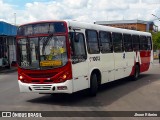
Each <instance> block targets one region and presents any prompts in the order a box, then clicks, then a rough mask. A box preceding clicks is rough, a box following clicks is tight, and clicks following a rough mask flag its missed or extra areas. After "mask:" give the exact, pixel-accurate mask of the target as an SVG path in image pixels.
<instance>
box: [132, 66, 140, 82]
mask: <svg viewBox="0 0 160 120" xmlns="http://www.w3.org/2000/svg"><path fill="white" fill-rule="evenodd" d="M139 74H140V69H139V65H136V66H135V70H134V75H133V76H132V80H137V79H138V77H139Z"/></svg>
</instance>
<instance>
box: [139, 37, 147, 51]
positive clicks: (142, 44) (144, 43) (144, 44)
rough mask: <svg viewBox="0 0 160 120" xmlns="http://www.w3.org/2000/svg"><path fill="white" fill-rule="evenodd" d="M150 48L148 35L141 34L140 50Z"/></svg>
mask: <svg viewBox="0 0 160 120" xmlns="http://www.w3.org/2000/svg"><path fill="white" fill-rule="evenodd" d="M147 49H148V41H147V39H146V36H140V50H147Z"/></svg>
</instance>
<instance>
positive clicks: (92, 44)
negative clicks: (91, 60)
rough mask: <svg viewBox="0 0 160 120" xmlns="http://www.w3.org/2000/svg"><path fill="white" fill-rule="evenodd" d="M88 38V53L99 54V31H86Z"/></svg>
mask: <svg viewBox="0 0 160 120" xmlns="http://www.w3.org/2000/svg"><path fill="white" fill-rule="evenodd" d="M86 38H87V46H88V53H90V54H98V53H99V52H100V50H99V46H98V35H97V31H95V30H87V31H86Z"/></svg>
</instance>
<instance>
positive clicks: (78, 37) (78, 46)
mask: <svg viewBox="0 0 160 120" xmlns="http://www.w3.org/2000/svg"><path fill="white" fill-rule="evenodd" d="M70 39H71V52H72V53H71V55H72V63H73V64H75V63H79V62H83V61H85V60H86V59H87V54H86V49H85V40H84V35H83V33H76V32H70Z"/></svg>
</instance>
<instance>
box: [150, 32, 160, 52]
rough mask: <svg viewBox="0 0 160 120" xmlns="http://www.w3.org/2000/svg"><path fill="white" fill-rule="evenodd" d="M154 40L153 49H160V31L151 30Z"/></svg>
mask: <svg viewBox="0 0 160 120" xmlns="http://www.w3.org/2000/svg"><path fill="white" fill-rule="evenodd" d="M151 34H152V40H153V49H154V50H158V49H160V32H151Z"/></svg>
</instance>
